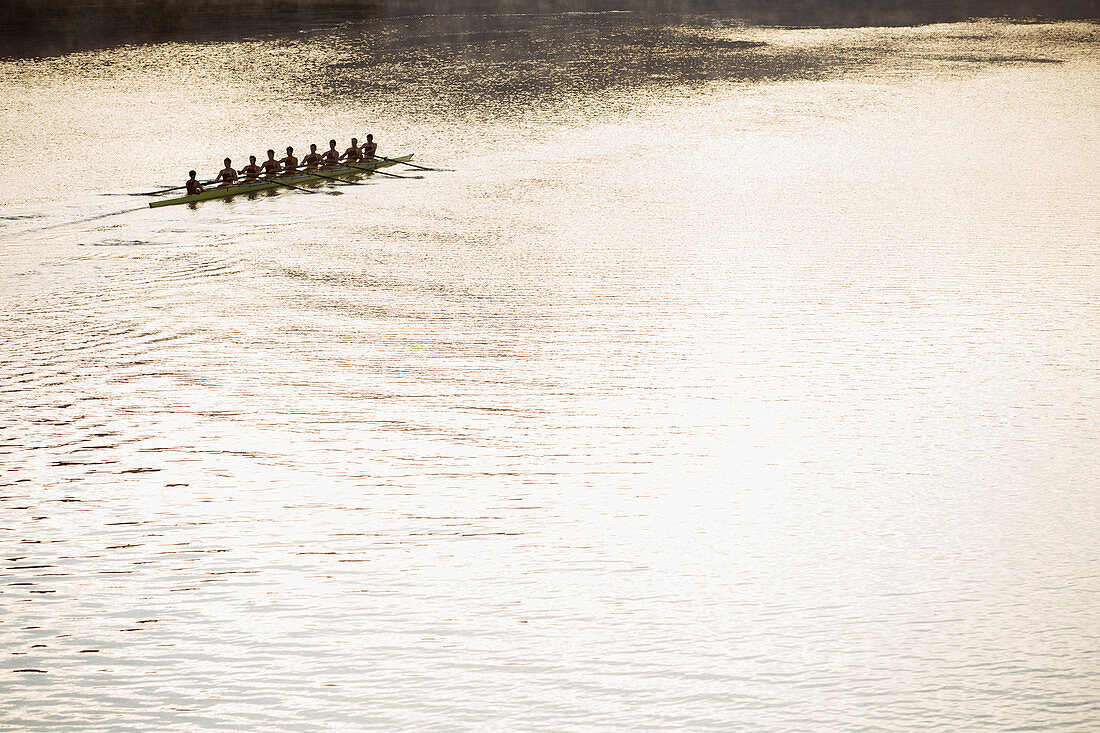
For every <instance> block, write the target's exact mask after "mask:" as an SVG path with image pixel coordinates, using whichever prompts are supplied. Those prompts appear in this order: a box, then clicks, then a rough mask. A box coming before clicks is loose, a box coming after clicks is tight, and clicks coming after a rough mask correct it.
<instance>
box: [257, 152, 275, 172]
mask: <svg viewBox="0 0 1100 733" xmlns="http://www.w3.org/2000/svg"><path fill="white" fill-rule="evenodd" d="M260 168H261V169H262V170H263V172H264V174H265V175H268V176H273V175H275V174H276V173H278V172H279V161H277V160H275V151H274V150H268V151H267V160H265V161H264V162H263V163H260Z"/></svg>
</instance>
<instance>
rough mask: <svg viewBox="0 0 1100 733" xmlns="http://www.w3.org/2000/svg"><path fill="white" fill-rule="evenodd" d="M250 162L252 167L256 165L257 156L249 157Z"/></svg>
mask: <svg viewBox="0 0 1100 733" xmlns="http://www.w3.org/2000/svg"><path fill="white" fill-rule="evenodd" d="M248 162H249V163H251V164H252V165H256V156H255V155H250V156H248Z"/></svg>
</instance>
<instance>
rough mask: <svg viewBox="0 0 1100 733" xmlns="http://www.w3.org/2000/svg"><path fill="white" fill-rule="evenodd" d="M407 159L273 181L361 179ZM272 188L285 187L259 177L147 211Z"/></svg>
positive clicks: (166, 201) (162, 203) (169, 201)
mask: <svg viewBox="0 0 1100 733" xmlns="http://www.w3.org/2000/svg"><path fill="white" fill-rule="evenodd" d="M407 160H412V154H411V153H410V154H409V155H402V156H400V157H397V158H387V159H386V160H381V159H379V160H371V161H367V162H362V163H356V165H355V167H354V168H350V167H348V166H346V165H343V166H340V167H339V168H327V169H321V170H318V171H317V172H315V173H314V172H309V173H306V172H302V173H298V174H295V175H293V176H286V177H285V178H283V177H280V178H277V179H276V180H278V181H279V182H280V183H285V184H288V185H291V186H301V185H303V184H309V183H324V182H325V181H328V180H331V179H333V178H354V177H355V176H362V175H365V174H367V173H370V172H371V171H374V170H376V169H378V168H388V167H389V166H391V165H396V164H398V163H404V162H405V161H407ZM276 188H286V186H281V185H279V183H275V182H273V181H271V180H269V179H267V178H261V179H260V180H258V181H256V182H255V183H241V184H237V185H235V186H225V187H222V186H217V187H213V188H208V189H206V190H205V191H203V192H202V193H196V194H193V195H189V196H177V197H176V198H171V199H161V200H160V201H153V202H151V203H150V204H149V208H151V209H156V208H158V207H160V206H173V205H175V204H192V203H198V202H199V201H209V200H210V199H223V198H229V197H230V196H239V195H241V194H250V193H256V192H259V191H271V190H273V189H276Z"/></svg>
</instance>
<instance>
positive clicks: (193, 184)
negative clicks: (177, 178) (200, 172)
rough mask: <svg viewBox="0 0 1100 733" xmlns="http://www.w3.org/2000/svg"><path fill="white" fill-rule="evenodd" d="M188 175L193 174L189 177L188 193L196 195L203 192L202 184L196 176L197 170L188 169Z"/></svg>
mask: <svg viewBox="0 0 1100 733" xmlns="http://www.w3.org/2000/svg"><path fill="white" fill-rule="evenodd" d="M187 175H189V176H191V177H190V178H188V179H187V195H188V196H194V195H195V194H197V193H202V184H201V183H199V181H198V179H197V178H195V176H196V175H197V174H196V173H195V171H187Z"/></svg>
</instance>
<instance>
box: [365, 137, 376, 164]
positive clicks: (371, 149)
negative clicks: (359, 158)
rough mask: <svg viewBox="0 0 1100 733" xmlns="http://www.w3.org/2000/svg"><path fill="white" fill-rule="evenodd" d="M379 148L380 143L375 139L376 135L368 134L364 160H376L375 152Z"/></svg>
mask: <svg viewBox="0 0 1100 733" xmlns="http://www.w3.org/2000/svg"><path fill="white" fill-rule="evenodd" d="M377 150H378V143H376V142H375V141H374V135H367V140H366V142H364V143H363V160H374V153H375V151H377Z"/></svg>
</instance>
